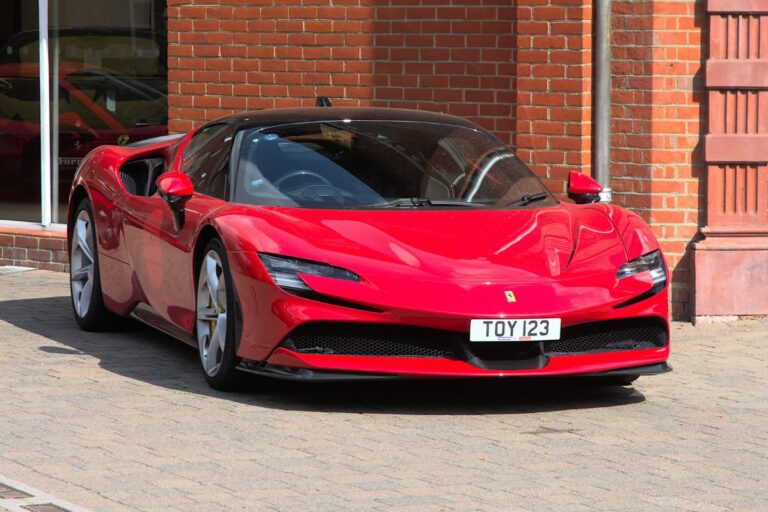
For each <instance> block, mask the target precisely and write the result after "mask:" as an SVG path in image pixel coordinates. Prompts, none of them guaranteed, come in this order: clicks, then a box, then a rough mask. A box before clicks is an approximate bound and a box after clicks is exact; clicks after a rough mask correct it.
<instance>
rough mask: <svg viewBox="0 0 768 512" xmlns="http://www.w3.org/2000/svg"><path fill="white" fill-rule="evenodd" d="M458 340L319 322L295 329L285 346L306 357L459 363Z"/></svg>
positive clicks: (426, 332)
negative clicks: (353, 357) (356, 357)
mask: <svg viewBox="0 0 768 512" xmlns="http://www.w3.org/2000/svg"><path fill="white" fill-rule="evenodd" d="M458 336H459V337H460V336H461V335H458ZM456 338H457V334H456V333H453V332H449V331H440V330H437V329H424V328H420V327H409V326H399V325H380V324H347V323H319V322H318V323H310V324H305V325H302V326H301V327H298V328H297V329H295V330H294V331H293V332H292V333H291V335H290V336H289V337H288V338H287V339H286V340H285V341H284V342H283V346H284V347H286V348H288V349H291V350H295V351H296V352H301V353H303V354H337V355H350V356H395V357H439V358H448V359H456V358H457V356H456V351H455V349H454V348H453V347H454V346H455V343H456V342H455V339H456Z"/></svg>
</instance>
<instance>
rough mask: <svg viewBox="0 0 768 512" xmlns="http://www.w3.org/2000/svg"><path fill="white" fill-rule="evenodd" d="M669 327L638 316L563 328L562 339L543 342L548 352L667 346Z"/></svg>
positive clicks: (573, 352)
mask: <svg viewBox="0 0 768 512" xmlns="http://www.w3.org/2000/svg"><path fill="white" fill-rule="evenodd" d="M666 345H667V328H666V326H665V325H664V323H663V322H662V321H660V320H657V319H653V318H636V319H631V320H617V321H612V322H595V323H590V324H582V325H576V326H573V327H567V328H565V329H563V332H562V339H560V340H558V341H553V342H548V343H545V345H544V353H545V354H546V355H573V354H594V353H599V352H622V351H625V350H641V349H647V348H657V347H665V346H666Z"/></svg>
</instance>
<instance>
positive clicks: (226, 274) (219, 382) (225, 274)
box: [195, 238, 242, 391]
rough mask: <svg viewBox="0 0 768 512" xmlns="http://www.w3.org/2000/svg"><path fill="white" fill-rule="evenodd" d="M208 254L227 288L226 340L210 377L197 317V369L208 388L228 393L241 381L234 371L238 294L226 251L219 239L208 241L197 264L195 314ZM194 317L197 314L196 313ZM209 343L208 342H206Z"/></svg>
mask: <svg viewBox="0 0 768 512" xmlns="http://www.w3.org/2000/svg"><path fill="white" fill-rule="evenodd" d="M210 252H215V253H216V254H217V255H218V257H219V260H220V262H221V268H222V273H221V276H220V277H221V278H223V279H224V283H225V286H226V300H227V308H226V316H227V325H226V339H225V343H224V350H223V353H222V354H221V359H220V363H219V366H218V369H217V370H216V371H215V373H213V374H209V372H208V371H207V370H206V366H205V360H204V356H203V353H204V352H203V345H204V343H205V342H204V340H203V339H201V337H200V336H199V331H198V326H199V323H200V321H201V320H200V318H199V317H197V318H196V322H195V338H196V339H197V342H198V355H199V361H200V368H201V370H202V372H203V375H204V376H205V380H206V381H207V382H208V385H209V386H211V387H212V388H213V389H217V390H219V391H228V390H231V389H233V388H235V387H236V386H237V385H238V384H239V383H240V382H241V378H242V372H240V371H238V370H237V366H238V365H239V364H240V358H239V357H237V344H238V341H239V340H238V339H237V338H238V332H239V329H238V322H239V311H238V303H237V294H236V292H235V285H234V282H233V280H232V274H231V273H230V270H229V260H228V259H227V252H226V250H225V249H224V245H223V244H222V243H221V240H219V239H218V238H213V239H211V241H210V242H208V244H207V245H206V247H205V249H204V250H203V252H202V257H201V259H200V261H199V262H198V266H197V273H196V275H195V282H196V283H197V286H196V288H195V289H196V292H195V311H196V312H197V311H198V309H199V304H198V301H199V300H200V287H201V273H202V272H204V271H205V264H206V258H207V255H208V254H209V253H210ZM196 314H197V313H196ZM209 342H210V339H209Z"/></svg>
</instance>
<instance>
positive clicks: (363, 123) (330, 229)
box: [68, 107, 669, 389]
mask: <svg viewBox="0 0 768 512" xmlns="http://www.w3.org/2000/svg"><path fill="white" fill-rule="evenodd" d="M600 190H601V189H600V186H599V185H598V184H597V183H596V182H595V181H593V180H592V179H590V178H588V177H586V176H583V175H581V174H578V173H572V174H571V177H570V182H569V195H570V197H571V198H572V199H573V200H575V202H576V203H581V204H571V203H563V202H560V201H558V200H557V199H556V198H555V197H553V195H552V194H550V192H548V191H547V190H546V189H545V188H544V186H543V185H542V184H541V182H540V181H539V180H538V179H537V178H536V176H535V175H534V174H533V173H532V172H531V171H530V170H529V169H528V167H526V165H525V164H524V163H523V162H522V161H521V160H520V159H519V158H518V157H517V156H516V155H515V154H514V153H513V152H512V151H511V150H510V149H509V148H507V147H506V146H504V144H502V143H501V142H500V141H499V140H498V139H496V138H494V137H493V136H491V135H490V134H488V133H487V132H485V131H484V130H483V129H481V128H480V127H479V126H477V125H475V124H473V123H471V122H468V121H466V120H463V119H459V118H456V117H451V116H446V115H440V114H431V113H424V112H416V111H408V110H394V109H347V108H335V107H332V108H309V109H278V110H264V111H259V112H247V113H243V114H238V115H233V116H230V117H226V118H224V119H221V120H218V121H215V122H212V123H209V124H207V125H205V126H203V127H201V128H200V129H198V130H196V131H194V132H193V133H190V134H188V135H186V136H180V137H178V138H165V139H163V140H159V141H155V142H149V143H144V144H140V145H137V146H134V147H117V146H104V147H100V148H98V149H96V150H94V151H92V152H91V153H90V154H89V155H88V156H87V157H86V158H85V160H84V161H83V163H82V165H81V166H80V168H79V170H78V172H77V175H76V177H75V180H74V183H73V185H72V189H71V193H70V203H69V204H70V209H69V232H68V234H69V247H70V256H71V282H72V305H73V310H74V313H75V318H76V320H77V322H78V323H79V324H80V326H81V327H82V328H83V329H86V330H96V329H100V328H104V327H108V326H109V325H110V321H111V320H114V318H113V315H120V316H127V315H131V316H133V317H135V318H137V319H139V320H141V321H143V322H145V323H148V324H150V325H152V326H154V327H156V328H158V329H160V330H162V331H164V332H166V333H168V334H170V335H172V336H174V337H177V338H179V339H181V340H183V341H185V342H187V343H189V344H191V345H194V346H195V347H197V348H198V350H199V354H200V362H201V365H202V369H203V373H204V375H205V378H206V379H207V380H208V382H209V384H210V385H211V386H213V387H214V388H217V389H225V388H228V387H230V386H231V385H232V384H233V382H234V381H235V380H236V377H237V376H238V372H239V371H247V372H254V373H258V374H262V375H271V376H275V377H282V378H295V379H311V378H314V379H338V378H382V377H404V376H407V377H507V376H556V375H559V376H563V375H576V374H581V375H589V376H600V377H601V378H602V379H603V380H608V381H611V382H614V383H629V382H631V381H632V380H634V379H635V378H637V376H639V375H644V374H654V373H661V372H664V371H668V370H669V367H668V365H667V363H666V361H667V358H668V356H669V324H668V321H667V318H668V305H667V289H668V286H667V285H668V280H669V278H668V273H667V269H666V266H665V262H664V258H663V257H662V254H661V252H660V250H659V245H658V243H657V242H656V240H655V238H654V236H653V235H652V234H651V231H650V230H649V229H648V226H647V225H646V224H645V223H644V222H643V221H642V220H641V219H640V218H639V217H638V216H637V215H634V214H632V213H630V212H628V211H626V210H623V209H622V208H619V207H617V206H613V205H608V204H599V202H598V200H599V192H600Z"/></svg>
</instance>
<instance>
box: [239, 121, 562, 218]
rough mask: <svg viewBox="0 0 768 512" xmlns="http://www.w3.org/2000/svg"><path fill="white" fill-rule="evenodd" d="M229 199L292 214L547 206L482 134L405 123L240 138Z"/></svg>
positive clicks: (537, 185) (516, 162)
mask: <svg viewBox="0 0 768 512" xmlns="http://www.w3.org/2000/svg"><path fill="white" fill-rule="evenodd" d="M241 137H242V138H241V143H240V157H239V164H238V175H237V181H236V186H235V198H234V199H235V201H236V202H240V203H246V204H258V205H277V206H291V207H301V208H425V207H440V208H497V209H498V208H523V207H526V206H528V205H529V204H530V205H532V206H534V205H535V206H551V205H554V204H556V203H557V201H556V200H555V199H554V198H553V197H552V196H551V195H550V194H549V193H548V192H547V191H546V189H545V188H544V186H543V185H542V184H541V182H540V181H539V180H538V178H536V176H535V175H534V174H533V173H532V172H531V171H530V170H529V169H528V167H526V165H525V164H524V163H523V162H522V161H521V160H520V159H519V158H518V157H517V156H516V155H515V154H514V153H513V152H512V151H511V150H510V149H509V148H507V147H506V146H504V145H503V144H502V143H501V142H500V141H499V140H497V139H495V138H494V137H492V136H491V135H489V134H488V133H486V132H483V131H480V130H474V129H470V128H463V127H458V126H452V125H444V124H436V123H421V122H406V121H337V122H308V123H297V124H290V125H282V126H276V127H270V128H264V129H250V130H246V131H245V132H243V133H241Z"/></svg>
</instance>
